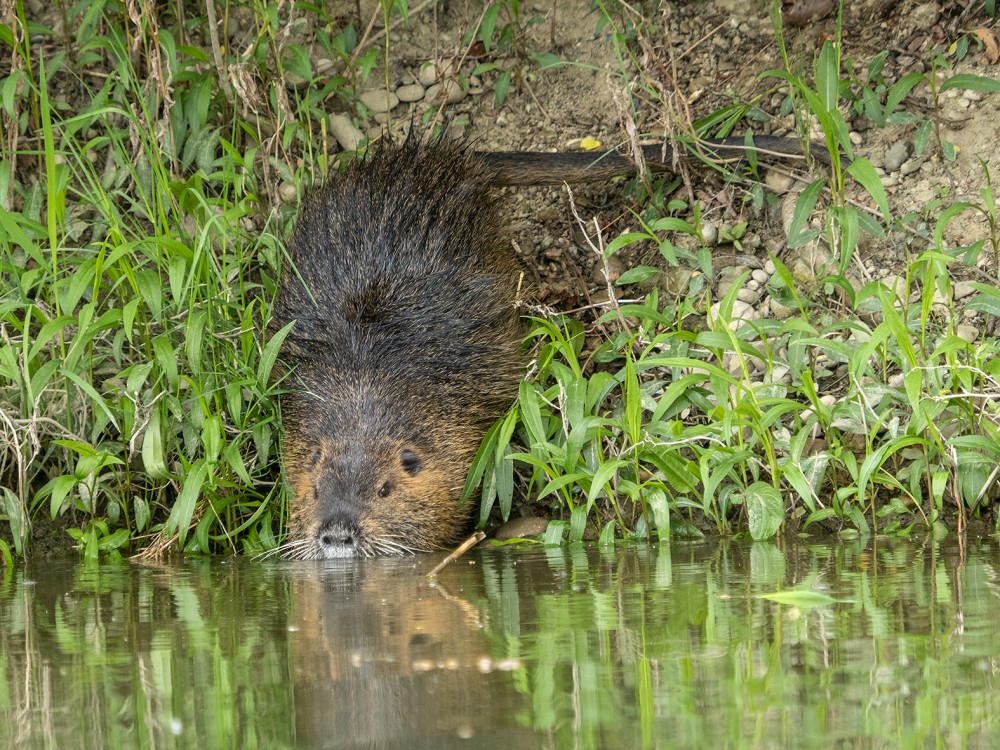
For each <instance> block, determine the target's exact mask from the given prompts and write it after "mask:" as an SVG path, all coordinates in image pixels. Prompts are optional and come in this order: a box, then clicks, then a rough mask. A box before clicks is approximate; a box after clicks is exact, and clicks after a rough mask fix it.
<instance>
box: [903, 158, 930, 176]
mask: <svg viewBox="0 0 1000 750" xmlns="http://www.w3.org/2000/svg"><path fill="white" fill-rule="evenodd" d="M923 163H924V162H923V160H921V159H910V160H909V161H908V162H905V163H904V164H903V166H901V167H900V168H899V173H900V174H901V175H903V176H904V177H905V176H906V175H908V174H913V173H914V172H917V171H919V169H920V167H922V166H923Z"/></svg>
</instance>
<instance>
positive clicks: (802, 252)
mask: <svg viewBox="0 0 1000 750" xmlns="http://www.w3.org/2000/svg"><path fill="white" fill-rule="evenodd" d="M792 252H793V253H794V255H793V256H792V258H791V259H790V260H789V261H788V272H789V273H790V274H791V275H792V280H793V281H794V282H795V284H796V285H805V286H809V285H811V284H813V283H815V281H816V272H817V271H818V270H819V269H820V268H822V267H823V266H825V265H826V264H827V263H829V262H830V252H829V251H828V250H827V249H826V247H824V246H823V244H822V243H820V242H819V241H818V240H813V241H812V242H810V243H809V244H808V245H803V246H802V247H799V248H796V249H795V250H793V251H792Z"/></svg>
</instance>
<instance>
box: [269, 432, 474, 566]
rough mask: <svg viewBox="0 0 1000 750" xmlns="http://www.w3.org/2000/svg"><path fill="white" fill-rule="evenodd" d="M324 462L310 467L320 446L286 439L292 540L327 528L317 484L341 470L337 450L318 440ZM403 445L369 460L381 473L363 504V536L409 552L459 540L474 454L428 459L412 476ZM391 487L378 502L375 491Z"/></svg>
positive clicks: (467, 507) (466, 512)
mask: <svg viewBox="0 0 1000 750" xmlns="http://www.w3.org/2000/svg"><path fill="white" fill-rule="evenodd" d="M319 448H320V451H321V452H320V457H319V460H318V461H316V462H315V463H313V462H312V460H311V459H312V453H309V455H306V454H307V453H308V451H309V449H311V450H312V451H315V449H316V444H313V443H309V442H307V441H299V440H297V436H294V435H289V436H286V449H285V473H286V475H287V478H288V482H289V485H290V488H291V490H292V500H291V503H292V505H291V514H290V519H289V523H290V531H291V536H292V538H294V539H312V538H314V537H315V536H316V535H317V532H318V531H319V528H320V527H321V526H322V524H323V521H324V519H323V512H324V511H323V509H322V508H321V507H319V500H318V498H319V497H320V496H321V494H322V487H321V486H319V484H320V483H321V482H323V481H329V480H330V477H331V476H332V475H333V472H335V471H337V468H336V463H335V462H334V461H333V460H332V459H333V458H334V457H335V456H336V455H337V454H338V451H337V448H336V446H334V445H332V444H331V443H329V442H327V441H320V443H319ZM401 450H402V446H400V445H396V444H392V445H390V446H386V447H385V450H384V451H379V453H380V454H382V455H378V456H376V455H371V456H370V458H371V460H373V461H378V462H379V465H380V466H381V467H383V468H382V471H380V472H377V473H378V479H377V480H376V481H374V482H373V483H372V486H371V488H370V489H371V491H370V493H369V494H368V495H367V496H365V497H364V498H362V499H361V505H360V518H359V519H358V527H359V531H360V532H361V535H362V537H363V538H365V539H367V540H369V541H372V540H377V539H382V540H387V541H390V542H394V543H396V544H400V545H403V546H405V547H406V548H408V549H415V550H416V549H420V550H429V549H433V548H435V547H439V546H441V545H445V544H448V543H450V542H453V541H455V540H456V537H457V536H458V535H459V534H460V532H461V531H462V529H463V527H464V526H465V523H466V521H467V519H468V516H469V512H470V508H471V503H465V504H462V505H459V503H458V499H459V497H460V496H461V491H462V486H463V484H464V482H465V474H466V472H467V471H468V469H469V464H470V463H471V460H472V454H471V453H470V452H469V451H467V450H466V451H457V452H455V453H451V454H450V455H447V456H439V455H435V454H426V455H425V456H424V457H423V460H422V463H423V464H424V466H423V468H421V470H420V471H419V472H418V473H417V474H415V475H412V476H411V475H410V474H408V473H407V472H406V471H404V470H403V468H402V467H401V466H400V465H399V463H398V456H399V455H400V452H401ZM385 482H389V483H390V484H391V486H392V491H391V492H390V494H389V495H388V496H387V497H379V496H378V494H377V488H378V487H380V486H381V485H382V484H383V483H385Z"/></svg>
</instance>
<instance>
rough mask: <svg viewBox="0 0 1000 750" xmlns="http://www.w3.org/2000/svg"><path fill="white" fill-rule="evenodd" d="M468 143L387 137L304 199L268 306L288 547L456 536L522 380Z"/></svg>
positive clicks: (320, 551) (515, 332)
mask: <svg viewBox="0 0 1000 750" xmlns="http://www.w3.org/2000/svg"><path fill="white" fill-rule="evenodd" d="M490 183H491V173H490V172H489V171H488V170H486V169H485V168H484V167H483V166H482V165H481V164H479V162H477V161H476V160H475V159H474V158H473V157H472V155H471V154H469V153H468V152H466V151H465V150H463V149H462V148H461V147H457V146H452V145H447V144H441V143H436V144H419V143H417V142H416V141H415V140H413V139H411V140H410V141H408V142H407V143H406V144H404V145H403V146H401V147H398V148H393V147H389V146H385V147H380V148H376V149H375V150H374V151H373V152H372V153H371V154H369V155H368V156H367V157H366V158H365V160H364V161H363V162H361V163H359V164H356V165H354V166H352V167H351V168H349V169H348V170H347V171H346V172H345V173H344V174H343V175H340V176H339V177H336V178H334V179H333V180H331V182H330V183H329V184H327V185H326V186H324V187H323V188H322V189H320V190H318V191H316V192H315V193H314V194H313V195H312V196H311V197H310V198H309V199H308V200H307V201H306V203H305V205H304V206H303V209H302V211H301V213H300V215H299V218H298V221H297V223H296V227H295V232H294V233H293V235H292V237H291V238H290V241H289V245H288V263H287V264H286V266H285V269H284V271H283V274H282V279H281V287H280V289H279V293H278V297H277V299H276V301H275V307H274V312H273V317H272V326H273V328H274V329H277V328H279V327H282V326H285V325H286V324H289V323H292V322H294V326H293V327H292V329H291V332H290V333H289V334H288V336H287V338H286V339H285V340H284V343H283V344H282V348H281V354H282V361H283V363H284V366H283V367H282V368H278V371H279V373H280V376H281V377H285V381H284V382H283V384H282V387H283V389H285V393H284V395H283V396H282V402H281V405H282V421H283V423H284V428H285V435H284V456H285V473H286V476H287V477H288V481H289V484H290V485H291V487H292V490H293V495H294V497H293V499H292V509H291V524H290V532H291V535H290V539H289V540H288V542H287V543H286V545H285V549H286V551H288V552H289V554H291V555H294V556H300V557H310V558H321V557H339V556H344V555H358V554H374V553H386V552H389V553H392V552H403V551H406V550H417V549H431V548H433V547H436V546H438V545H441V544H445V543H447V542H450V541H453V540H454V538H455V536H456V534H458V532H459V531H460V530H461V529H462V528H463V526H464V525H465V522H466V519H467V518H468V516H469V509H468V508H465V507H459V505H458V498H459V495H460V492H461V487H462V485H463V484H464V481H465V474H466V472H467V471H468V469H469V464H470V463H471V461H472V457H473V455H474V454H475V451H476V448H477V447H478V445H479V442H480V440H482V437H483V435H484V434H485V432H486V430H487V429H488V427H489V426H490V424H491V423H492V422H493V421H494V420H496V419H497V418H499V417H500V416H502V415H503V413H504V411H505V410H506V409H507V408H508V407H509V406H510V404H511V403H512V402H513V400H514V398H515V397H516V395H517V387H518V381H519V380H520V377H521V374H522V373H523V361H524V358H523V353H522V352H521V335H522V329H521V325H520V319H519V316H518V313H517V309H516V301H517V296H518V277H519V271H518V265H517V260H516V258H515V256H514V254H513V251H512V248H511V245H510V242H509V241H508V239H507V237H506V234H505V232H504V231H503V224H502V222H501V221H500V211H499V207H498V205H497V201H496V197H495V196H494V195H493V192H492V188H491V184H490Z"/></svg>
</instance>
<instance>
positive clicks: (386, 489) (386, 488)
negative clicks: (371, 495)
mask: <svg viewBox="0 0 1000 750" xmlns="http://www.w3.org/2000/svg"><path fill="white" fill-rule="evenodd" d="M390 492H392V485H391V484H390V483H389V482H386V483H385V484H383V485H382V486H381V487H379V488H378V496H379V497H389V493H390Z"/></svg>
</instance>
